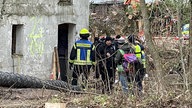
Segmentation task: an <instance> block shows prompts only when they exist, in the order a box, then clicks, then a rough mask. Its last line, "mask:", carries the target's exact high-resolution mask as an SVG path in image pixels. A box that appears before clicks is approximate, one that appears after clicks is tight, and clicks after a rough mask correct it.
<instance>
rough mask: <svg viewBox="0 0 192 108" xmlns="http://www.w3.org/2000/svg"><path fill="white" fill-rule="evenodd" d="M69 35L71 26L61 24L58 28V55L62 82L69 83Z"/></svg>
mask: <svg viewBox="0 0 192 108" xmlns="http://www.w3.org/2000/svg"><path fill="white" fill-rule="evenodd" d="M68 35H69V24H60V25H59V26H58V55H59V64H60V71H61V74H60V75H61V80H63V81H65V82H67V81H68V77H67V76H68V75H67V67H68V65H67V64H68Z"/></svg>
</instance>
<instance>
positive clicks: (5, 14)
mask: <svg viewBox="0 0 192 108" xmlns="http://www.w3.org/2000/svg"><path fill="white" fill-rule="evenodd" d="M88 18H89V0H0V38H1V39H0V71H4V72H13V73H19V74H25V75H30V76H35V77H38V78H41V79H48V78H49V76H50V73H51V71H52V54H53V51H54V47H56V46H58V52H59V56H60V62H61V63H60V66H61V71H67V70H68V69H67V67H68V66H67V63H68V62H67V60H68V56H69V53H70V51H71V48H72V45H73V44H74V42H75V39H76V38H77V36H78V34H79V30H80V29H81V28H88V26H89V19H88Z"/></svg>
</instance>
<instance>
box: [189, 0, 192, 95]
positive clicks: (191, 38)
mask: <svg viewBox="0 0 192 108" xmlns="http://www.w3.org/2000/svg"><path fill="white" fill-rule="evenodd" d="M190 8H191V9H190V24H189V26H190V27H189V29H190V30H189V74H190V75H189V82H191V81H192V0H190ZM190 90H192V88H191V87H190ZM191 96H192V94H191Z"/></svg>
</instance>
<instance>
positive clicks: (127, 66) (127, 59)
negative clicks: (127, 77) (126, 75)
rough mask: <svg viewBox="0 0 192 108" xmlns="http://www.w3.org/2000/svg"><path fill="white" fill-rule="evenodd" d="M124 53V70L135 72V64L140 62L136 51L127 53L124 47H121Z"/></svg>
mask: <svg viewBox="0 0 192 108" xmlns="http://www.w3.org/2000/svg"><path fill="white" fill-rule="evenodd" d="M119 51H120V53H121V54H122V55H123V60H122V67H123V70H124V72H134V64H135V63H136V62H138V59H137V57H136V55H135V54H134V53H130V52H129V53H125V52H124V51H123V50H122V49H119Z"/></svg>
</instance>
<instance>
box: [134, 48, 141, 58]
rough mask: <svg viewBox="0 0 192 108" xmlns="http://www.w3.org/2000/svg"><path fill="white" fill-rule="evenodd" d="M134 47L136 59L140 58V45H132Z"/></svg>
mask: <svg viewBox="0 0 192 108" xmlns="http://www.w3.org/2000/svg"><path fill="white" fill-rule="evenodd" d="M133 48H134V49H135V55H136V57H137V58H138V59H141V47H140V46H139V45H133Z"/></svg>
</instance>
